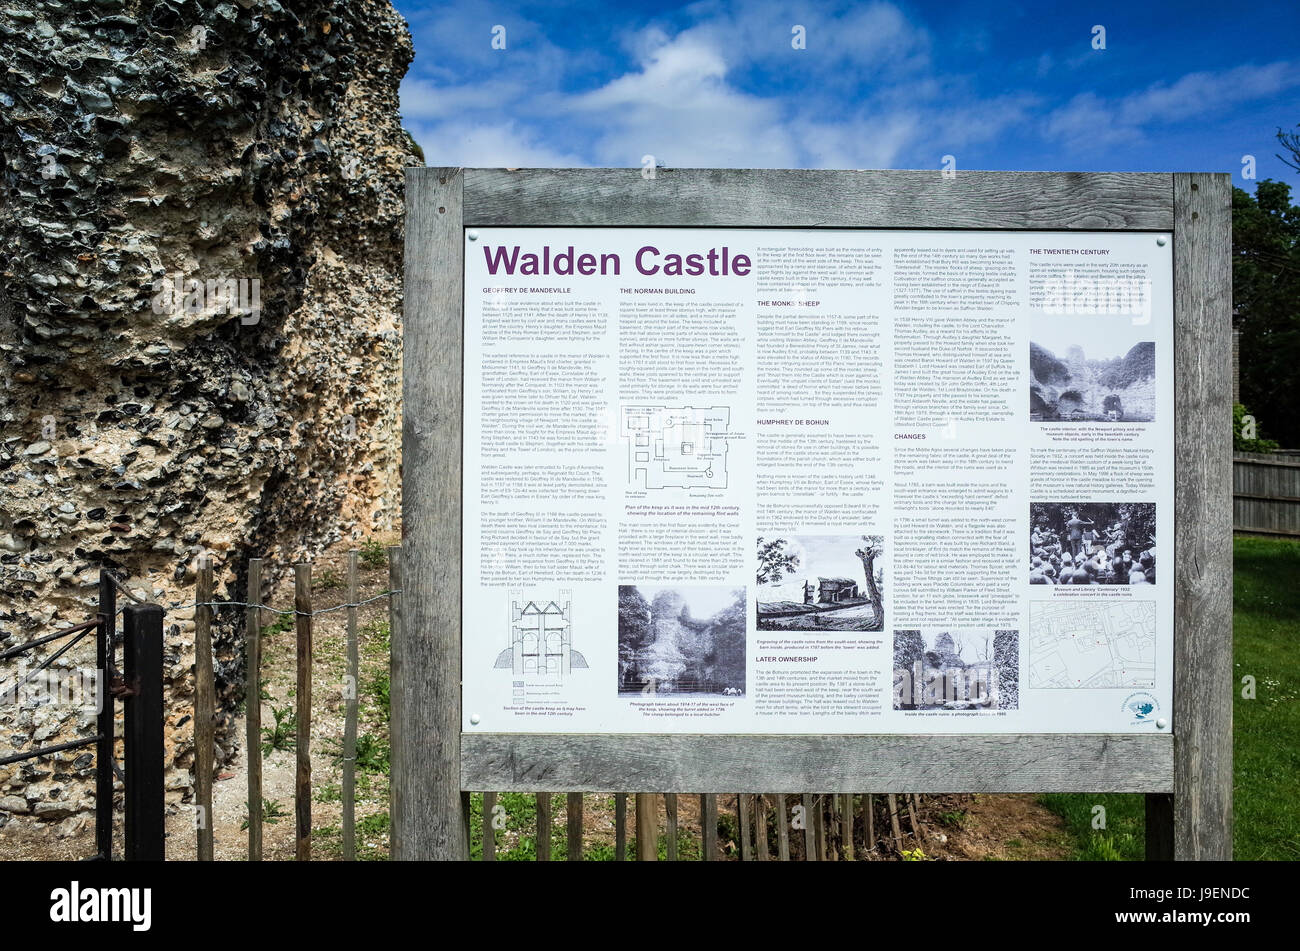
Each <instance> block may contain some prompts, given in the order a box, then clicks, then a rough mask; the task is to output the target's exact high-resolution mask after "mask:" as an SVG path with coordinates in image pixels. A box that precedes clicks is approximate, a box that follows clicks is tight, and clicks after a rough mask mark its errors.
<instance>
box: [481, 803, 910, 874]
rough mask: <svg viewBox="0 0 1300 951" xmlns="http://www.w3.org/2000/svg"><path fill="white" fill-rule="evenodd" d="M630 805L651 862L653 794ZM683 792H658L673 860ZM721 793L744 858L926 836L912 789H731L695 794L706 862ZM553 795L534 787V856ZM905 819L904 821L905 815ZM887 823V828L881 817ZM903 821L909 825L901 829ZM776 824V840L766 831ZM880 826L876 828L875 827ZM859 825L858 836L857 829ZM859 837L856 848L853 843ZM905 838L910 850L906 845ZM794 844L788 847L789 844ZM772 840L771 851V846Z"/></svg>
mask: <svg viewBox="0 0 1300 951" xmlns="http://www.w3.org/2000/svg"><path fill="white" fill-rule="evenodd" d="M628 795H629V794H628V793H616V794H615V795H614V836H615V838H614V860H615V861H617V862H622V861H626V860H627V858H628V854H627V852H628V849H627V798H628ZM631 795H633V798H634V800H635V804H634V808H635V810H636V820H635V828H636V860H637V861H640V862H646V861H656V860H657V859H658V851H659V848H658V847H659V839H660V836H659V809H658V802H657V800H658V798H659V796H660V795H661V794H659V793H636V794H631ZM681 795H684V794H681V793H663V794H662V796H663V800H664V815H665V819H666V830H665V831H666V835H665V836H664V846H665V858H666V859H667V860H668V861H670V862H675V861H677V859H678V851H679V842H680V839H679V836H678V805H679V797H680V796H681ZM497 796H498V794H497V793H492V792H486V793H484V794H483V810H482V815H483V825H482V844H483V850H482V856H481V858H482V860H483V861H484V862H492V861H495V860H496V857H497V856H496V853H497V841H496V830H495V829H494V828H493V827H492V824H491V823H492V816H493V814H494V811H495V806H496V805H497ZM565 796H566V802H565V813H566V817H565V826H566V853H567V855H566V857H567V859H568V860H569V861H571V862H573V861H580V860H581V859H582V856H583V808H584V801H583V794H582V793H567V794H565ZM719 800H722V801H723V802H724V803H729V804H730V805H731V807H732V808H734V810H735V813H736V819H737V825H738V839H739V842H738V845H739V853H740V854H739V856H738V857H739V858H740V860H741V861H743V862H750V861H758V862H766V861H779V862H788V861H791V859H792V858H802V859H804V860H805V861H821V862H825V861H850V862H851V861H853V860H854V859H855V858H858V859H865V858H868V857H869V856H870V855H871V854H873V853H876V854H880V853H882V852H884V851H885V849H886V848H889V849H890V850H892V851H893V852H894V853H895V854H898V855H906V854H913V853H912V851H911V850H913V849H920V848H921V847H922V846H923V845H924V843H925V841H926V837H925V832H924V827H923V825H922V823H921V821H920V819H919V814H920V811H921V797H920V796H919V795H918V794H916V793H906V794H904V793H897V794H896V793H885V794H883V795H877V794H872V793H862V794H860V795H856V794H850V793H826V794H820V795H819V794H815V793H802V794H799V795H786V794H782V793H730V794H724V795H718V794H713V793H703V794H699V801H700V803H699V810H700V811H699V814H700V828H701V837H700V857H701V858H702V859H703V860H704V861H706V862H708V861H715V860H719V859H722V858H723V856H722V854H721V853H720V851H719V847H720V842H719V839H718V805H719ZM552 811H553V810H552V794H551V793H538V794H537V835H536V854H537V861H539V862H545V861H550V860H551V857H552V856H551V832H552V830H553V828H554V817H553V815H552ZM904 820H906V823H905V822H904ZM885 821H887V822H888V829H887V830H886V829H885V828H884V825H883V823H884V822H885ZM904 824H906V825H907V826H908V830H907V831H906V832H905V831H904V828H903V827H904ZM773 828H774V829H775V840H776V841H775V844H773V842H772V839H773V836H772V834H771V833H770V830H772V829H773ZM878 829H880V830H881V832H879V833H878V831H877V830H878ZM859 831H860V832H861V833H862V835H861V839H860V840H859V837H858V834H857V833H858V832H859ZM858 841H861V843H862V848H861V849H859V848H858V845H857V843H858ZM909 844H910V849H909ZM792 846H793V848H792ZM774 847H775V855H774V854H773V848H774Z"/></svg>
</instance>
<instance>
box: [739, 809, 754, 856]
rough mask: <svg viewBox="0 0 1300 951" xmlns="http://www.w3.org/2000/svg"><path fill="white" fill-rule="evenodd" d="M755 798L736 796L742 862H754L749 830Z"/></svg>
mask: <svg viewBox="0 0 1300 951" xmlns="http://www.w3.org/2000/svg"><path fill="white" fill-rule="evenodd" d="M753 798H754V797H753V796H750V795H747V794H746V793H737V794H736V820H737V823H736V828H737V829H739V830H740V860H741V861H742V862H752V861H753V860H754V852H753V846H752V845H751V844H750V843H751V836H750V829H749V811H750V800H752V799H753Z"/></svg>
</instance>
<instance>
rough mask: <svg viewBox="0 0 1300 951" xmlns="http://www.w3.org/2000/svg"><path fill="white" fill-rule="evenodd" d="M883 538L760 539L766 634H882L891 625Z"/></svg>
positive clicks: (761, 602) (761, 598)
mask: <svg viewBox="0 0 1300 951" xmlns="http://www.w3.org/2000/svg"><path fill="white" fill-rule="evenodd" d="M884 554H885V539H884V536H883V535H788V536H783V537H777V536H764V537H760V538H759V539H758V577H757V587H756V589H755V590H756V591H757V599H758V629H759V630H760V631H879V630H881V628H882V627H883V626H884V621H885V605H884V599H885V595H884V591H885V566H884Z"/></svg>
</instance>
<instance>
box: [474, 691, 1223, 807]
mask: <svg viewBox="0 0 1300 951" xmlns="http://www.w3.org/2000/svg"><path fill="white" fill-rule="evenodd" d="M1225 682H1226V681H1225ZM738 776H743V777H744V778H745V781H746V783H747V784H749V785H750V786H751V788H759V789H769V790H773V791H776V792H794V791H797V790H800V789H809V788H814V789H816V788H822V789H827V790H831V791H834V792H852V791H855V790H858V789H903V790H924V791H925V792H1168V791H1169V790H1170V789H1172V788H1173V741H1172V739H1171V738H1170V737H1169V736H1168V735H1149V734H1143V735H1136V736H1135V735H1128V734H1068V735H1052V734H1037V733H1035V734H1007V735H987V736H955V735H949V734H941V735H936V736H701V735H671V736H669V735H659V734H646V735H623V734H610V735H580V734H523V733H473V734H466V735H465V736H463V737H462V738H461V786H462V787H463V788H465V789H502V790H508V791H531V790H536V789H544V790H552V791H556V792H569V791H584V792H596V791H600V790H609V789H622V790H641V791H644V790H651V791H655V792H673V791H675V790H682V789H697V790H703V791H704V792H714V793H722V792H727V791H728V789H727V787H728V786H729V785H732V786H734V784H735V781H736V777H738Z"/></svg>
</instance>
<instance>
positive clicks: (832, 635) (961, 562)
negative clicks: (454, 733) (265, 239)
mask: <svg viewBox="0 0 1300 951" xmlns="http://www.w3.org/2000/svg"><path fill="white" fill-rule="evenodd" d="M1171 244H1172V238H1171V236H1170V235H1167V234H1164V235H1159V234H1136V233H1127V234H1115V233H1091V232H1089V233H1077V232H1071V233H1062V232H979V231H957V232H944V231H924V232H918V231H853V230H843V231H829V230H737V229H667V228H629V229H600V228H557V229H540V228H517V229H511V228H479V229H477V230H470V231H466V233H465V420H464V423H465V427H464V429H465V465H464V472H465V477H464V478H465V484H464V500H465V501H464V551H463V555H464V563H463V577H462V578H461V579H457V580H453V579H448V582H447V583H449V584H455V583H460V584H461V585H462V586H463V593H464V605H463V619H464V621H463V630H464V635H463V637H464V642H463V655H462V656H463V668H462V679H463V691H464V692H463V706H462V712H463V729H464V731H465V732H467V733H471V732H476V731H477V732H488V733H532V732H542V733H816V734H829V733H1057V732H1060V733H1114V732H1129V731H1151V732H1163V731H1170V730H1172V729H1173V723H1172V712H1173V711H1172V707H1173V704H1172V683H1173V670H1172V665H1173V570H1172V568H1173V563H1174V562H1173V552H1172V550H1171V544H1172V539H1173V476H1174V472H1173V458H1174V453H1173V450H1174V446H1173V432H1174V421H1173V413H1174V405H1173V312H1172V299H1173V294H1172V255H1171V251H1172V247H1171Z"/></svg>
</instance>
